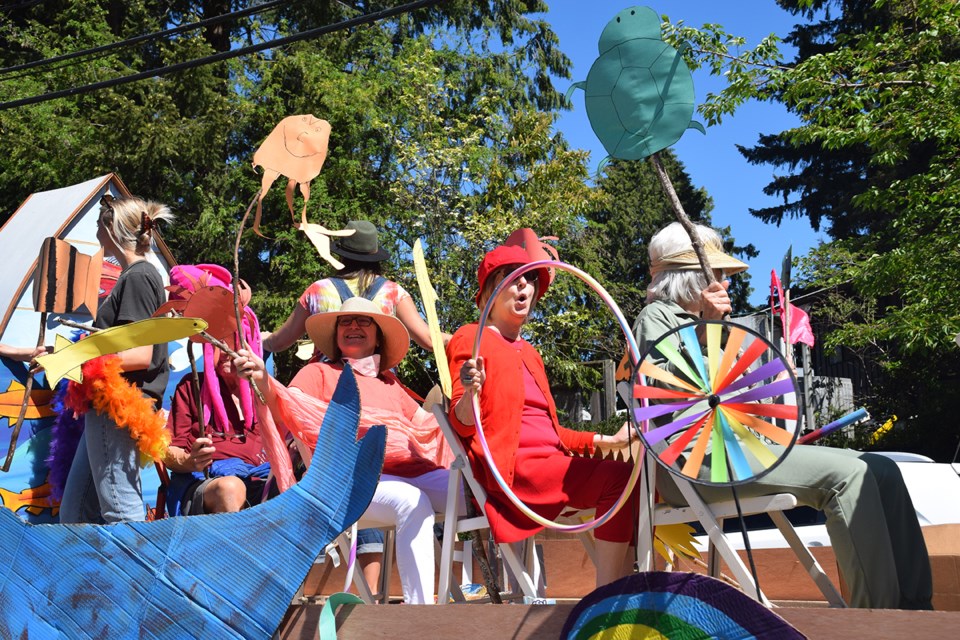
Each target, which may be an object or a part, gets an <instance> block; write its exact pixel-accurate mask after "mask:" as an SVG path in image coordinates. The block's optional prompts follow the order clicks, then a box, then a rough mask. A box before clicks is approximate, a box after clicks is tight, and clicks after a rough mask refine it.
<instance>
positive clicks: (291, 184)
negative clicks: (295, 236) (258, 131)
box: [253, 114, 353, 269]
mask: <svg viewBox="0 0 960 640" xmlns="http://www.w3.org/2000/svg"><path fill="white" fill-rule="evenodd" d="M329 142H330V123H329V122H327V121H326V120H321V119H320V118H316V117H314V116H313V115H312V114H304V115H296V116H287V117H286V118H284V119H283V120H281V121H280V123H279V124H278V125H277V126H276V127H274V129H273V131H271V132H270V135H268V136H267V138H266V139H265V140H264V141H263V144H261V145H260V148H259V149H257V150H256V152H254V154H253V166H254V167H258V166H259V167H263V178H262V179H261V183H260V194H259V195H258V196H257V214H256V217H255V218H254V221H253V232H254V233H256V234H257V235H260V236H262V235H263V234H262V233H260V216H261V214H262V212H263V198H264V197H265V196H266V195H267V192H268V191H269V190H270V187H272V186H273V183H274V181H275V180H276V179H277V178H279V177H280V176H281V175H282V176H286V177H287V178H288V179H289V180H288V182H287V189H286V196H287V207H288V208H289V210H290V217H291V218H292V219H293V224H294V225H295V226H296V227H297V228H298V229H299V230H300V231H303V232H304V233H305V234H306V235H307V237H308V238H309V239H310V242H312V243H313V246H314V247H316V249H317V251H318V252H319V254H320V257H321V258H323V259H324V260H326V261H327V262H329V263H330V264H332V265H333V266H334V267H335V268H336V269H342V268H343V264H342V263H341V262H340V261H338V260H337V259H336V258H334V257H333V255H332V254H331V253H330V236H349V235H351V234H353V230H341V231H335V230H331V229H327V228H326V227H324V226H323V225H319V224H311V223H309V222H307V202H308V201H309V200H310V181H311V180H313V179H314V178H316V177H317V176H318V175H319V174H320V170H321V169H322V168H323V163H324V161H325V160H326V159H327V146H328V144H329ZM298 184H299V185H300V194H301V195H302V196H303V210H302V211H301V212H300V222H297V217H296V215H295V214H294V212H293V192H294V189H295V188H296V186H297V185H298Z"/></svg>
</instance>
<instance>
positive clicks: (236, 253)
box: [214, 191, 266, 404]
mask: <svg viewBox="0 0 960 640" xmlns="http://www.w3.org/2000/svg"><path fill="white" fill-rule="evenodd" d="M259 198H260V191H257V193H256V194H255V195H254V196H253V199H252V200H250V204H249V205H247V210H246V211H245V212H244V214H243V217H242V218H241V219H240V226H239V227H238V228H237V242H236V244H235V245H234V246H233V312H234V314H235V315H236V317H237V335H239V336H240V347H241V348H242V349H246V348H247V346H248V345H247V341H246V340H244V338H243V305H241V304H240V238H242V237H243V228H244V227H245V226H246V224H247V218H249V217H250V211H251V210H252V209H253V205H255V204H256V203H257V200H258V199H259ZM220 344H223V343H220ZM214 346H219V345H217V344H214ZM224 346H226V345H224ZM221 349H223V347H221ZM224 351H226V352H227V353H228V354H231V357H236V354H235V353H234V352H233V350H227V349H224ZM247 382H248V383H249V384H250V388H251V389H253V393H254V394H255V395H256V396H257V400H259V401H260V403H261V404H266V400H264V399H263V394H262V393H261V392H260V389H259V388H258V387H257V385H255V384H254V383H253V380H250V379H249V378H248V379H247Z"/></svg>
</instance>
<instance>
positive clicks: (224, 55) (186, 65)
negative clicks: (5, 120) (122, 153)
mask: <svg viewBox="0 0 960 640" xmlns="http://www.w3.org/2000/svg"><path fill="white" fill-rule="evenodd" d="M440 2H442V0H416V2H408V3H407V4H404V5H400V6H399V7H394V8H392V9H384V10H382V11H376V12H374V13H369V14H364V15H361V16H358V17H356V18H350V19H349V20H343V21H341V22H336V23H334V24H331V25H326V26H323V27H317V28H316V29H310V30H308V31H304V32H302V33H297V34H294V35H292V36H287V37H284V38H277V39H276V40H269V41H267V42H261V43H260V44H255V45H250V46H249V47H243V48H241V49H234V50H232V51H223V52H221V53H217V54H214V55H210V56H204V57H203V58H196V59H194V60H188V61H186V62H179V63H177V64H172V65H168V66H166V67H159V68H157V69H151V70H149V71H142V72H140V73H135V74H132V75H129V76H123V77H120V78H113V79H111V80H104V81H102V82H95V83H93V84H88V85H83V86H80V87H71V88H69V89H61V90H60V91H52V92H50V93H44V94H41V95H38V96H32V97H30V98H21V99H19V100H11V101H10V102H2V103H0V111H2V110H5V109H14V108H16V107H23V106H26V105H29V104H37V103H40V102H47V101H48V100H55V99H57V98H65V97H67V96H75V95H82V94H85V93H91V92H93V91H99V90H100V89H107V88H109V87H116V86H120V85H124V84H129V83H131V82H138V81H140V80H145V79H147V78H155V77H157V76H162V75H166V74H168V73H174V72H177V71H183V70H186V69H192V68H194V67H199V66H203V65H206V64H213V63H215V62H222V61H223V60H229V59H231V58H237V57H240V56H243V55H247V54H248V53H257V52H258V51H263V50H265V49H273V48H274V47H281V46H283V45H286V44H290V43H293V42H299V41H300V40H308V39H310V38H315V37H318V36H322V35H325V34H328V33H334V32H337V31H341V30H343V29H349V28H351V27H357V26H361V25H365V24H371V23H374V22H377V21H378V20H383V19H385V18H392V17H394V16H397V15H401V14H404V13H410V12H412V11H416V10H417V9H423V8H426V7H430V6H433V5H436V4H439V3H440Z"/></svg>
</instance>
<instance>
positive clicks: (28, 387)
mask: <svg viewBox="0 0 960 640" xmlns="http://www.w3.org/2000/svg"><path fill="white" fill-rule="evenodd" d="M46 335H47V312H46V311H43V312H41V313H40V335H39V336H38V337H37V347H42V346H43V343H44V341H45V340H46ZM33 374H34V370H33V369H30V370H29V371H28V372H27V383H26V384H25V385H24V389H23V403H22V404H21V405H20V414H19V415H18V416H17V424H16V426H14V428H13V433H12V434H10V448H9V449H7V457H6V459H5V460H4V461H3V469H2V471H3V472H4V473H6V472H7V471H10V465H11V464H13V454H14V452H16V450H17V438H19V437H20V428H21V427H22V426H23V420H24V418H26V416H27V407H28V406H29V405H30V393H31V392H32V391H33Z"/></svg>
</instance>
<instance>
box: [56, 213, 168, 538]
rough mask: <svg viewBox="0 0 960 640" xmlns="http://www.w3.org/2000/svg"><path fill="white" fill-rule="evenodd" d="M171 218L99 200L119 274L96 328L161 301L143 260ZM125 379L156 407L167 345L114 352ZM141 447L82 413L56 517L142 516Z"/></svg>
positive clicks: (93, 414)
mask: <svg viewBox="0 0 960 640" xmlns="http://www.w3.org/2000/svg"><path fill="white" fill-rule="evenodd" d="M171 220H173V214H171V213H170V210H169V209H168V208H167V207H166V206H165V205H161V204H158V203H156V202H149V201H146V200H142V199H140V198H136V197H127V198H113V197H112V196H109V195H106V196H104V197H103V198H102V199H101V200H100V216H99V218H98V219H97V240H98V241H99V242H100V244H101V245H102V246H103V248H104V253H105V254H106V255H108V256H113V257H114V258H116V260H117V262H119V263H120V267H121V269H122V271H121V272H120V276H119V278H118V279H117V283H116V284H115V285H114V287H113V290H112V291H111V292H110V295H108V296H107V297H106V298H104V299H103V300H102V301H101V303H100V307H99V309H98V311H97V320H96V322H95V326H96V327H97V328H99V329H107V328H109V327H114V326H118V325H123V324H128V323H130V322H136V321H137V320H144V319H146V318H149V317H150V316H152V315H153V313H154V312H155V311H156V310H157V309H158V308H159V307H160V305H161V304H163V302H164V301H165V300H166V291H165V290H164V283H163V280H162V279H161V277H160V273H159V272H158V271H157V268H156V267H155V266H154V265H153V264H151V262H150V260H149V259H148V258H149V256H150V254H151V249H150V246H151V243H152V241H153V232H154V229H156V225H157V223H158V222H161V221H163V222H169V221H171ZM117 355H118V356H119V357H120V360H121V369H122V371H123V372H124V374H123V375H124V378H125V379H126V380H127V381H129V382H130V383H131V384H133V385H135V386H137V387H138V388H139V389H140V390H141V392H142V393H143V395H144V396H145V397H146V398H149V399H152V400H155V401H156V403H157V407H159V406H160V401H161V400H162V397H163V391H164V389H165V388H166V386H167V377H168V375H169V369H168V368H167V345H166V344H159V345H153V346H144V347H135V348H133V349H128V350H127V351H123V352H121V353H119V354H117ZM139 459H140V452H139V450H138V449H137V443H136V442H135V441H134V439H133V438H132V437H131V436H130V433H129V431H127V430H126V429H122V428H120V427H118V426H117V424H116V423H115V422H114V421H113V420H112V419H111V418H110V417H109V416H108V415H103V414H100V413H97V411H96V410H93V409H91V410H90V411H88V412H87V413H86V416H85V427H84V433H83V438H81V439H80V444H79V446H78V448H77V453H76V455H75V456H74V459H73V464H72V466H71V467H70V474H69V475H68V476H67V483H66V486H65V487H64V493H63V500H62V502H61V503H60V521H61V522H65V523H70V522H93V523H98V522H99V523H106V524H109V523H112V522H128V521H134V520H143V519H144V507H143V491H142V489H141V486H140V464H139V462H140V460H139Z"/></svg>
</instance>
